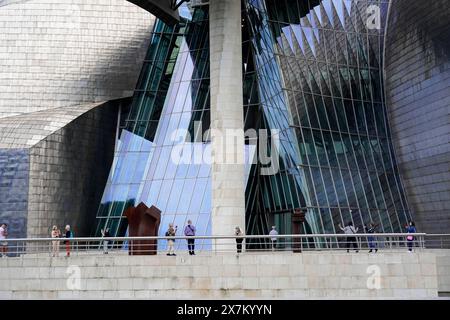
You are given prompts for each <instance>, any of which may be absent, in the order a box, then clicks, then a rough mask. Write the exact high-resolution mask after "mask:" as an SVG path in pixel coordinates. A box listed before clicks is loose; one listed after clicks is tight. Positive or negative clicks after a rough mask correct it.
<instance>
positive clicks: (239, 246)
mask: <svg viewBox="0 0 450 320" xmlns="http://www.w3.org/2000/svg"><path fill="white" fill-rule="evenodd" d="M234 235H235V236H237V237H242V236H243V235H244V233H243V232H242V230H241V228H240V227H239V226H237V227H236V228H235V229H234ZM242 241H244V238H236V250H237V253H241V252H242Z"/></svg>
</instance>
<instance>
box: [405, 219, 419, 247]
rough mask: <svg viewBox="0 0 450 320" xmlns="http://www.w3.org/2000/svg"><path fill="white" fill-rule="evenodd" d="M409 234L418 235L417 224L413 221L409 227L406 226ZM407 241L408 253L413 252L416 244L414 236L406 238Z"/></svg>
mask: <svg viewBox="0 0 450 320" xmlns="http://www.w3.org/2000/svg"><path fill="white" fill-rule="evenodd" d="M405 228H406V232H407V233H416V232H417V230H416V224H415V223H414V222H413V221H410V222H409V223H408V225H407V226H405ZM406 241H407V244H408V252H412V250H413V249H412V248H413V244H414V236H412V235H410V236H407V237H406Z"/></svg>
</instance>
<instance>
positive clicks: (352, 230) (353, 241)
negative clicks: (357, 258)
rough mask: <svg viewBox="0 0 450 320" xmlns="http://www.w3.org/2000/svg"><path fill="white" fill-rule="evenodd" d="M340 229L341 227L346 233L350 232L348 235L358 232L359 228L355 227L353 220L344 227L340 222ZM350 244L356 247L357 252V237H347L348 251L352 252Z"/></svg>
mask: <svg viewBox="0 0 450 320" xmlns="http://www.w3.org/2000/svg"><path fill="white" fill-rule="evenodd" d="M339 229H341V230H342V231H344V233H345V234H348V235H352V234H355V233H358V228H356V229H355V227H353V222H351V221H350V222H349V223H347V225H346V226H345V227H344V228H343V227H342V226H341V224H339ZM350 245H353V249H355V251H356V252H358V251H359V250H358V243H357V241H356V237H351V236H348V237H347V252H350V250H349V249H350Z"/></svg>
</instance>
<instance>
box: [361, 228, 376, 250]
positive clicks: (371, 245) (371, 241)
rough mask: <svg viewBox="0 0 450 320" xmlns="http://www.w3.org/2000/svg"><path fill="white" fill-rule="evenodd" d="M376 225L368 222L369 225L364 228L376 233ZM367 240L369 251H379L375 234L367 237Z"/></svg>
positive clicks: (368, 231)
mask: <svg viewBox="0 0 450 320" xmlns="http://www.w3.org/2000/svg"><path fill="white" fill-rule="evenodd" d="M376 227H377V226H376V225H375V224H374V223H373V222H370V223H368V224H367V226H365V227H364V229H366V232H367V233H372V234H373V233H375V230H376ZM367 241H368V242H369V249H370V250H369V253H372V252H373V250H375V252H377V251H378V248H377V242H376V241H375V237H374V236H369V237H367Z"/></svg>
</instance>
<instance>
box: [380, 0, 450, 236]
mask: <svg viewBox="0 0 450 320" xmlns="http://www.w3.org/2000/svg"><path fill="white" fill-rule="evenodd" d="M449 16H450V7H449V6H448V1H447V0H433V1H409V0H395V1H391V4H390V13H389V21H388V29H387V37H386V52H385V74H386V97H387V106H388V109H389V120H390V125H391V130H392V136H393V139H394V146H395V149H396V153H397V156H398V157H397V159H398V161H399V167H400V170H401V174H402V176H403V181H404V184H405V189H406V193H407V196H408V197H407V198H408V199H409V205H410V208H411V209H412V210H413V213H414V216H415V219H416V222H417V225H418V229H419V231H422V232H430V233H443V232H448V230H450V112H449V110H450V109H449V105H450V23H449V19H448V17H449Z"/></svg>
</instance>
